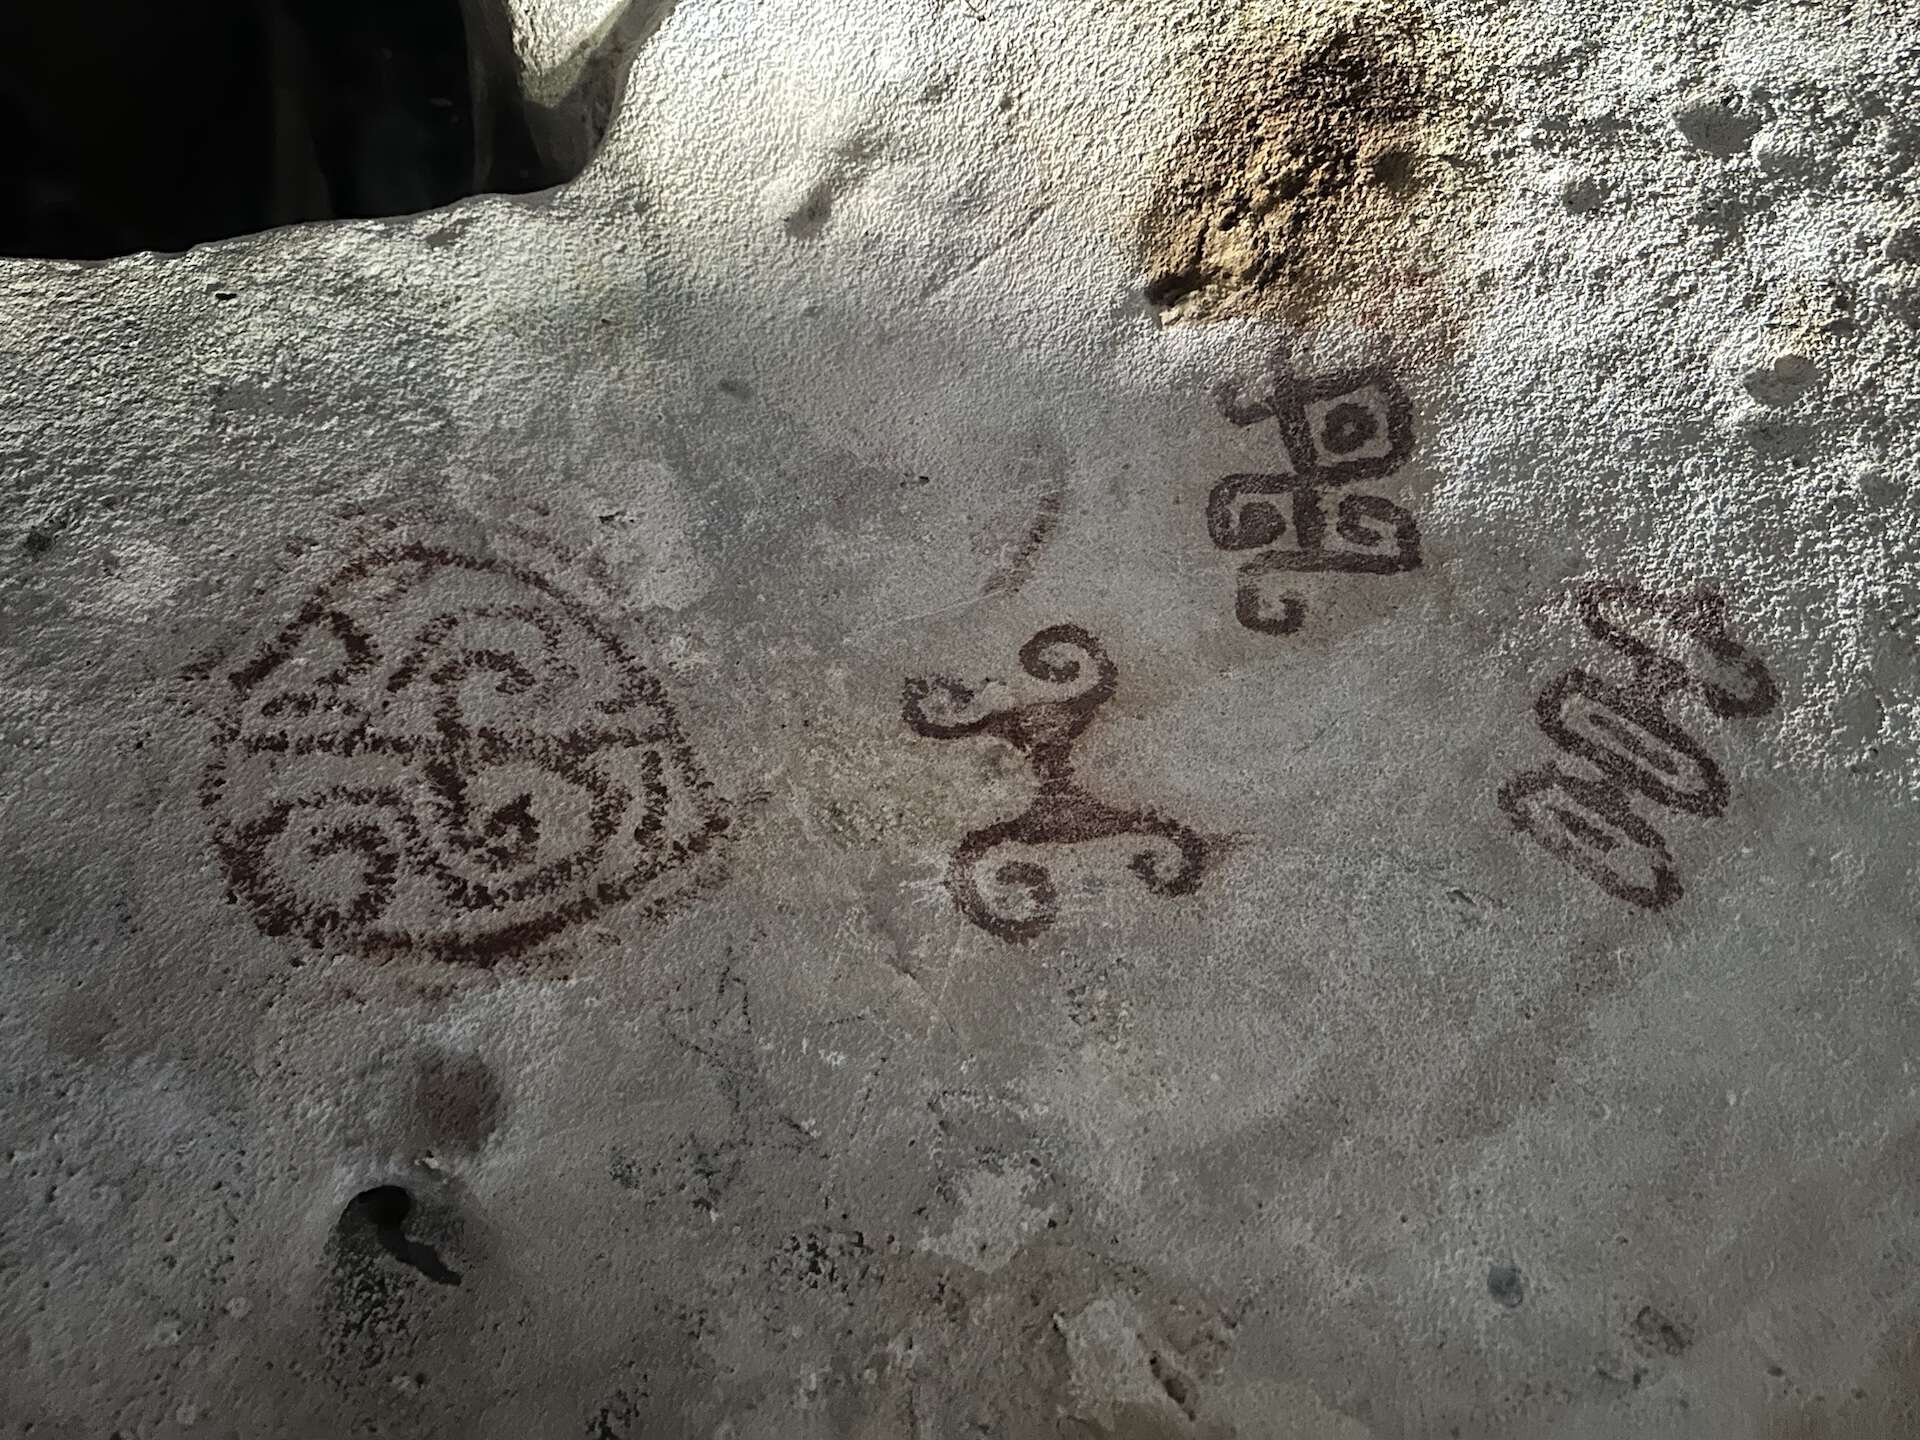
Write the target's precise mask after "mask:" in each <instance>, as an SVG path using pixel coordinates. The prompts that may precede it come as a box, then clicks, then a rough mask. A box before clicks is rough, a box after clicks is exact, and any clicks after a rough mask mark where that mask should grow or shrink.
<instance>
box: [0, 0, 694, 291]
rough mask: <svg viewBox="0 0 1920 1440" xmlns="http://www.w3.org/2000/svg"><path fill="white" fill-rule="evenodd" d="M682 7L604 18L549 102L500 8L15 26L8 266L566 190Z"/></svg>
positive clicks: (261, 6)
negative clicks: (650, 46) (644, 50)
mask: <svg viewBox="0 0 1920 1440" xmlns="http://www.w3.org/2000/svg"><path fill="white" fill-rule="evenodd" d="M671 8H672V0H630V3H628V4H626V5H624V6H619V7H610V14H609V18H608V21H607V22H606V23H605V24H604V25H602V26H601V27H599V29H598V30H597V31H596V32H595V35H594V37H593V39H592V40H591V42H589V43H588V44H587V45H585V46H583V47H582V51H581V53H578V54H576V55H574V56H571V57H568V58H567V60H566V61H565V62H564V63H563V65H562V67H561V70H562V73H564V74H568V75H571V76H572V77H573V85H572V88H571V89H570V91H569V93H568V94H566V95H565V96H564V97H562V98H561V99H559V100H558V101H556V102H554V103H551V104H542V103H538V102H536V101H535V100H533V99H532V98H530V96H529V95H528V93H527V89H528V87H527V84H526V83H525V82H526V81H527V79H528V78H529V77H527V76H526V75H525V74H523V72H522V69H521V64H520V61H519V58H518V57H517V55H516V53H515V49H514V45H513V29H512V23H511V18H510V16H509V14H508V11H507V0H183V3H181V4H176V5H153V4H150V3H147V0H103V3H102V4H100V5H92V6H84V7H79V6H53V5H6V6H0V135H3V136H4V144H0V255H11V256H35V257H45V258H56V259H72V260H100V259H106V258H109V257H111V256H115V255H124V254H130V253H133V252H136V251H142V250H158V251H178V250H184V249H187V248H188V247H190V246H193V245H197V244H201V243H203V242H206V241H211V240H219V239H225V238H228V237H231V236H236V235H246V234H252V233H255V232H258V231H262V230H269V229H272V228H274V227H276V226H280V225H289V224H296V223H299V222H303V221H312V220H333V219H373V218H379V217H383V216H396V215H410V214H416V213H418V212H420V211H424V210H432V209H436V208H438V207H440V206H443V205H448V204H451V203H452V202H454V201H456V200H459V199H461V198H463V197H465V196H468V195H475V194H483V193H510V194H520V193H527V192H530V191H538V190H545V189H548V188H550V187H552V186H554V185H558V184H561V183H563V182H565V181H567V180H570V179H572V178H573V177H574V176H575V175H577V174H579V172H580V171H581V170H582V169H583V168H584V167H585V165H586V163H587V161H588V160H589V159H591V158H592V156H593V154H594V152H595V150H596V149H597V148H598V145H599V143H600V140H601V139H602V137H603V136H604V134H605V131H606V129H607V126H608V123H609V121H610V118H611V116H612V114H613V113H614V110H615V108H616V107H617V104H618V100H619V93H620V90H621V87H622V86H623V85H624V82H625V74H626V68H627V65H626V62H627V60H628V59H629V58H630V57H631V55H632V53H633V51H634V50H635V49H636V48H637V47H638V46H639V45H640V44H641V43H643V42H644V40H645V39H646V38H647V36H649V35H650V34H651V33H652V32H653V30H654V29H657V28H658V26H659V24H660V23H661V21H662V20H664V18H665V16H666V14H667V12H668V11H669V10H670V9H671Z"/></svg>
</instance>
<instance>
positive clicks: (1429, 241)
mask: <svg viewBox="0 0 1920 1440" xmlns="http://www.w3.org/2000/svg"><path fill="white" fill-rule="evenodd" d="M1466 70H1467V67H1466V64H1465V62H1464V58H1463V56H1462V55H1461V53H1460V50H1459V47H1458V46H1457V44H1455V43H1454V42H1453V41H1452V40H1451V39H1450V37H1448V36H1446V35H1444V34H1442V33H1440V32H1438V31H1436V30H1435V29H1434V28H1433V25H1432V22H1431V21H1430V20H1428V19H1427V18H1426V17H1425V16H1424V15H1423V14H1421V13H1419V12H1417V11H1415V10H1414V9H1413V8H1412V7H1409V6H1406V5H1400V4H1393V5H1366V4H1361V5H1351V4H1348V5H1339V6H1329V5H1307V6H1297V5H1296V6H1289V7H1287V8H1285V9H1280V8H1278V7H1272V6H1255V7H1247V8H1245V9H1243V10H1242V11H1241V12H1240V18H1239V19H1238V21H1237V22H1235V23H1234V24H1232V25H1231V26H1230V27H1228V28H1227V29H1226V30H1225V31H1224V34H1223V38H1222V39H1221V40H1220V41H1219V42H1218V44H1216V45H1214V46H1212V47H1210V48H1209V49H1207V50H1205V51H1202V52H1201V53H1199V54H1198V55H1197V56H1196V59H1195V61H1194V64H1193V70H1192V74H1193V82H1192V83H1193V85H1194V88H1195V97H1196V98H1195V108H1196V112H1197V114H1196V118H1195V121H1194V123H1193V124H1192V126H1191V128H1190V129H1188V130H1187V132H1186V133H1185V135H1183V136H1182V137H1181V139H1180V141H1179V142H1178V144H1177V145H1176V146H1175V147H1174V148H1173V150H1172V152H1171V154H1170V156H1169V157H1168V158H1167V160H1166V161H1165V162H1164V167H1163V170H1162V173H1161V176H1160V178H1159V181H1158V183H1157V184H1156V185H1155V187H1154V191H1153V195H1152V198H1151V199H1150V200H1149V202H1148V204H1147V207H1146V210H1145V212H1144V213H1143V214H1142V216H1141V217H1140V224H1139V246H1140V264H1141V267H1142V270H1143V271H1144V273H1145V277H1146V291H1147V298H1148V299H1149V301H1151V303H1152V304H1153V305H1154V306H1155V308H1156V309H1157V310H1158V311H1159V313H1160V316H1161V318H1162V320H1163V321H1166V322H1169V323H1171V322H1174V321H1195V320H1223V319H1231V318H1236V317H1248V316H1260V317H1266V318H1272V319H1280V320H1284V321H1286V322H1287V323H1289V324H1295V325H1300V324H1305V323H1308V322H1310V321H1311V320H1312V319H1313V318H1314V317H1315V316H1316V315H1318V314H1319V313H1321V312H1322V311H1324V310H1328V309H1338V310H1340V311H1341V312H1342V313H1345V314H1348V315H1354V316H1357V317H1359V318H1363V319H1364V318H1367V317H1369V316H1379V315H1384V314H1387V313H1390V312H1406V311H1409V310H1411V311H1412V312H1413V315H1412V316H1411V317H1409V316H1407V315H1406V314H1404V313H1402V314H1401V315H1400V319H1401V321H1402V323H1403V325H1404V322H1405V320H1406V319H1407V318H1414V319H1416V320H1417V319H1418V317H1419V316H1420V315H1421V313H1422V312H1427V313H1430V312H1431V311H1432V310H1433V309H1435V308H1436V307H1437V306H1438V303H1439V302H1438V301H1437V299H1436V297H1435V295H1434V293H1433V292H1434V287H1435V285H1436V282H1437V280H1438V272H1439V270H1440V268H1441V267H1442V266H1443V265H1444V264H1445V263H1446V261H1447V259H1448V257H1449V256H1451V255H1452V254H1455V253H1457V252H1458V251H1459V250H1460V249H1461V248H1462V246H1463V244H1464V242H1465V240H1466V238H1467V237H1468V235H1469V234H1470V232H1471V229H1472V227H1473V225H1474V224H1475V223H1476V222H1475V217H1476V214H1477V213H1478V211H1479V209H1480V206H1479V205H1478V203H1477V201H1476V197H1475V195H1474V192H1473V188H1472V175H1473V166H1474V161H1473V158H1472V149H1473V147H1472V145H1471V143H1470V141H1469V130H1470V107H1471V105H1472V103H1473V101H1472V87H1471V86H1470V84H1469V83H1468V80H1467V78H1466Z"/></svg>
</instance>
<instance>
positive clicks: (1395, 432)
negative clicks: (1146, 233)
mask: <svg viewBox="0 0 1920 1440" xmlns="http://www.w3.org/2000/svg"><path fill="white" fill-rule="evenodd" d="M1272 378H1273V388H1272V394H1271V396H1270V398H1268V399H1267V400H1265V401H1257V400H1249V399H1248V398H1247V397H1246V396H1245V395H1244V394H1243V393H1242V391H1241V389H1240V387H1239V386H1238V385H1237V384H1229V385H1227V386H1224V387H1222V388H1221V389H1220V390H1219V391H1217V392H1216V396H1215V398H1216V400H1217V401H1218V402H1219V404H1220V406H1221V409H1222V411H1223V412H1224V413H1225V414H1226V416H1227V418H1228V419H1229V420H1232V421H1233V422H1234V423H1235V424H1236V425H1243V426H1244V425H1253V424H1258V423H1259V422H1261V421H1264V420H1271V421H1273V422H1274V424H1275V426H1276V427H1277V429H1278V430H1279V432H1280V440H1281V446H1282V451H1283V454H1284V458H1285V462H1286V467H1287V468H1286V469H1285V470H1284V471H1283V472H1281V473H1276V474H1247V475H1229V476H1227V477H1226V478H1225V479H1223V480H1221V481H1220V482H1219V483H1218V484H1217V485H1215V486H1214V487H1213V490H1212V492H1211V493H1210V494H1209V495H1208V497H1207V534H1208V536H1209V538H1211V539H1212V541H1213V543H1214V544H1215V545H1216V546H1218V547H1219V548H1220V549H1222V550H1262V551H1264V552H1265V553H1264V554H1261V555H1259V556H1256V557H1255V558H1254V559H1252V560H1250V561H1248V562H1246V563H1245V564H1243V565H1242V566H1241V567H1240V574H1239V584H1238V589H1237V591H1236V594H1235V599H1234V614H1235V616H1236V618H1238V620H1239V621H1240V623H1241V624H1242V625H1244V626H1245V627H1246V628H1247V629H1249V630H1257V631H1260V632H1262V633H1264V634H1269V635H1288V634H1292V633H1293V632H1294V631H1296V630H1298V629H1300V627H1301V626H1302V625H1303V624H1304V623H1305V621H1306V615H1307V605H1306V601H1305V600H1304V599H1302V598H1301V597H1300V596H1298V595H1295V594H1291V593H1286V594H1282V595H1280V596H1279V597H1278V598H1277V600H1276V599H1273V598H1270V597H1269V596H1268V595H1267V594H1266V593H1265V586H1264V580H1265V577H1267V576H1269V575H1273V574H1276V573H1284V572H1313V571H1332V572H1339V573H1344V574H1350V575H1393V574H1399V573H1401V572H1403V571H1408V570H1417V569H1419V568H1420V566H1421V563H1422V562H1421V549H1420V527H1419V525H1418V523H1417V522H1416V521H1415V520H1414V518H1413V516H1412V515H1411V514H1410V513H1409V512H1408V511H1406V510H1404V509H1402V508H1401V507H1400V506H1399V505H1396V504H1395V503H1394V502H1393V501H1391V500H1388V499H1387V498H1386V497H1385V496H1381V495H1368V494H1349V495H1344V496H1342V497H1341V499H1340V503H1339V507H1338V510H1337V512H1336V514H1335V516H1334V520H1333V524H1332V526H1331V527H1329V524H1328V516H1327V509H1326V499H1325V497H1326V496H1327V495H1328V494H1330V493H1331V492H1332V491H1334V490H1336V489H1338V488H1340V487H1342V486H1346V485H1351V484H1353V483H1355V482H1356V481H1360V480H1375V479H1381V478H1384V477H1385V476H1387V475H1390V474H1392V473H1393V471H1395V470H1396V469H1398V468H1399V466H1400V465H1401V464H1402V463H1403V462H1404V461H1405V460H1406V458H1407V456H1408V455H1409V454H1410V453H1412V449H1413V409H1412V405H1411V403H1410V402H1409V401H1408V399H1407V396H1406V393H1405V392H1404V391H1403V390H1401V389H1400V387H1399V386H1398V385H1397V384H1395V383H1394V381H1393V379H1392V378H1391V377H1390V376H1389V375H1387V374H1386V372H1385V371H1383V370H1377V369H1366V370H1344V371H1340V372H1338V373H1337V374H1332V375H1323V376H1319V377H1316V378H1314V379H1311V380H1301V379H1298V378H1297V377H1295V376H1294V375H1293V374H1292V372H1291V370H1290V369H1289V368H1288V367H1287V366H1286V364H1285V362H1284V361H1281V362H1277V363H1276V366H1275V370H1274V374H1273V377H1272Z"/></svg>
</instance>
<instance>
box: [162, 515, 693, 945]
mask: <svg viewBox="0 0 1920 1440" xmlns="http://www.w3.org/2000/svg"><path fill="white" fill-rule="evenodd" d="M220 679H221V681H222V682H223V683H222V684H221V691H222V694H221V701H222V711H223V713H222V715H221V717H220V719H219V721H218V725H217V729H216V733H215V736H214V743H213V745H212V747H211V751H210V754H209V758H208V760H207V764H206V768H205V770H204V772H203V774H202V778H201V785H200V803H201V808H202V811H203V813H204V815H205V817H206V821H207V826H208V830H209V833H210V836H211V839H212V843H213V848H214V851H215V853H216V855H217V856H218V857H219V860H220V864H221V868H222V870H223V871H224V872H225V875H226V879H227V883H228V886H229V888H230V891H231V893H232V894H233V896H234V897H235V898H236V899H238V900H240V901H242V902H243V903H245V904H246V905H247V906H248V908H249V909H250V910H251V912H252V914H253V918H254V920H255V923H256V924H257V925H258V926H259V928H260V929H261V930H262V931H263V932H264V933H266V934H268V935H273V936H296V937H299V938H301V939H304V940H305V941H307V942H308V943H309V944H311V945H314V946H316V947H320V948H325V949H337V950H348V951H352V952H354V953H358V954H361V955H365V956H369V957H374V958H382V957H394V956H398V955H402V954H407V953H418V954H424V955H427V956H431V957H434V958H438V959H443V960H449V961H457V962H461V963H467V964H478V965H486V964H491V963H493V962H494V961H496V960H498V959H500V958H501V957H503V956H506V955H510V954H513V953H515V952H518V951H523V950H526V949H528V948H530V947H532V946H534V945H537V944H539V943H541V942H543V941H546V940H548V939H550V938H551V937H553V936H555V935H557V934H558V933H560V932H561V931H563V930H565V929H567V928H568V927H570V926H572V925H576V924H579V923H580V922H582V921H585V920H588V919H591V918H593V917H595V916H597V915H600V914H602V913H604V912H607V911H609V910H612V909H614V908H616V907H622V906H627V905H629V904H634V903H636V902H637V903H638V904H639V905H640V907H641V913H643V914H647V915H652V914H657V913H659V912H660V911H661V910H663V909H664V908H665V907H666V906H667V905H669V904H670V903H672V902H673V901H674V900H676V899H677V898H680V897H682V896H683V895H684V894H685V893H686V892H687V891H688V890H689V889H690V888H692V884H693V882H694V881H695V880H696V879H697V877H695V876H693V875H692V873H691V871H692V867H694V866H695V864H696V862H697V861H699V860H701V859H702V857H709V856H714V855H716V854H717V851H718V849H719V846H720V843H721V841H722V840H723V838H724V836H725V833H726V830H727V824H728V822H727V818H726V815H725V814H724V812H723V810H722V808H721V807H720V805H719V804H718V802H717V801H716V799H715V798H714V796H713V794H712V790H711V787H710V785H709V784H708V783H707V781H706V779H705V777H704V776H703V775H702V773H701V771H700V768H699V766H698V764H697V762H696V761H695V758H694V756H693V754H692V751H691V749H690V748H689V747H688V746H687V744H686V742H685V741H684V740H683V739H682V738H681V736H680V732H679V728H678V724H677V722H676V719H675V716H674V713H673V710H672V707H671V705H670V704H669V703H668V700H667V698H666V695H665V692H664V691H663V690H662V688H661V686H660V684H659V682H658V681H657V680H656V679H655V678H654V676H653V675H652V674H651V673H650V672H649V671H648V670H647V669H646V668H645V667H643V666H642V665H640V664H639V663H638V662H637V661H636V660H635V659H634V657H633V656H632V655H631V654H630V653H629V652H628V650H627V649H626V647H625V645H624V644H623V643H622V642H621V641H620V640H619V639H618V638H617V637H616V636H615V635H614V634H613V633H612V632H611V631H610V630H608V629H607V628H606V626H604V625H603V624H602V623H601V622H600V621H598V620H597V619H596V618H595V617H594V616H593V615H592V613H591V612H589V611H588V610H587V609H586V608H585V607H584V606H582V605H581V604H580V603H579V602H578V601H576V600H575V599H573V598H572V597H571V596H569V595H567V594H566V593H564V592H563V591H561V590H560V589H559V588H558V587H557V586H555V585H554V584H553V583H552V582H551V581H550V580H548V579H546V578H545V577H543V576H541V575H539V574H537V573H535V572H533V571H531V570H527V569H522V568H520V567H517V566H514V565H511V564H508V563H505V562H503V561H500V560H497V559H492V558H481V557H477V556H473V555H466V554H462V553H459V552H457V551H454V550H450V549H445V548H441V547H437V546H433V545H429V544H425V543H409V544H400V545H394V546H391V547H387V548H382V549H378V550H375V551H373V552H371V553H369V554H366V555H363V556H362V557H360V558H359V559H357V560H355V561H354V562H353V563H352V564H350V565H348V566H346V567H345V568H344V569H343V570H341V571H340V572H339V573H338V574H336V575H335V576H334V577H333V578H332V579H331V580H330V581H328V582H327V584H325V585H323V586H322V587H321V588H320V590H319V591H317V592H316V593H315V594H314V595H313V596H311V597H310V598H309V599H308V600H307V602H306V603H305V605H304V606H302V608H301V609H300V611H299V613H298V614H297V615H296V616H295V618H294V619H293V620H292V621H291V622H289V623H288V624H287V625H286V626H285V627H284V628H282V629H281V630H280V631H279V633H277V634H276V635H274V636H273V637H272V638H271V639H269V640H268V641H266V642H265V643H264V644H263V645H261V646H260V647H259V649H258V650H257V651H256V652H254V653H253V654H252V655H251V656H249V657H248V658H247V659H246V660H245V662H244V663H242V664H240V665H238V666H237V667H235V668H234V669H232V670H231V671H230V672H228V673H226V674H225V675H224V676H222V677H220Z"/></svg>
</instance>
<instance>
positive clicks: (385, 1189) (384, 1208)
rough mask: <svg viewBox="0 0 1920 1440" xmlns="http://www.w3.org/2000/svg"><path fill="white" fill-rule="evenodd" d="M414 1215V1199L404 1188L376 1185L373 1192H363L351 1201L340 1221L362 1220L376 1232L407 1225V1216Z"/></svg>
mask: <svg viewBox="0 0 1920 1440" xmlns="http://www.w3.org/2000/svg"><path fill="white" fill-rule="evenodd" d="M412 1213H413V1197H412V1196H411V1195H409V1194H408V1193H407V1192H406V1190H405V1189H404V1188H403V1187H401V1186H399V1185H376V1186H374V1187H373V1189H371V1190H362V1191H361V1192H360V1193H359V1194H358V1195H356V1196H354V1197H353V1199H351V1200H349V1201H348V1202H347V1208H346V1211H345V1212H344V1213H343V1214H342V1215H341V1217H340V1219H341V1222H342V1223H343V1224H344V1223H346V1222H348V1221H350V1220H355V1219H357V1220H361V1221H364V1222H365V1223H366V1224H368V1225H371V1226H372V1227H373V1228H374V1229H376V1230H379V1229H385V1228H387V1227H389V1226H392V1227H394V1228H396V1229H397V1228H399V1227H400V1226H403V1225H405V1224H406V1223H407V1216H409V1215H411V1214H412Z"/></svg>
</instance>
